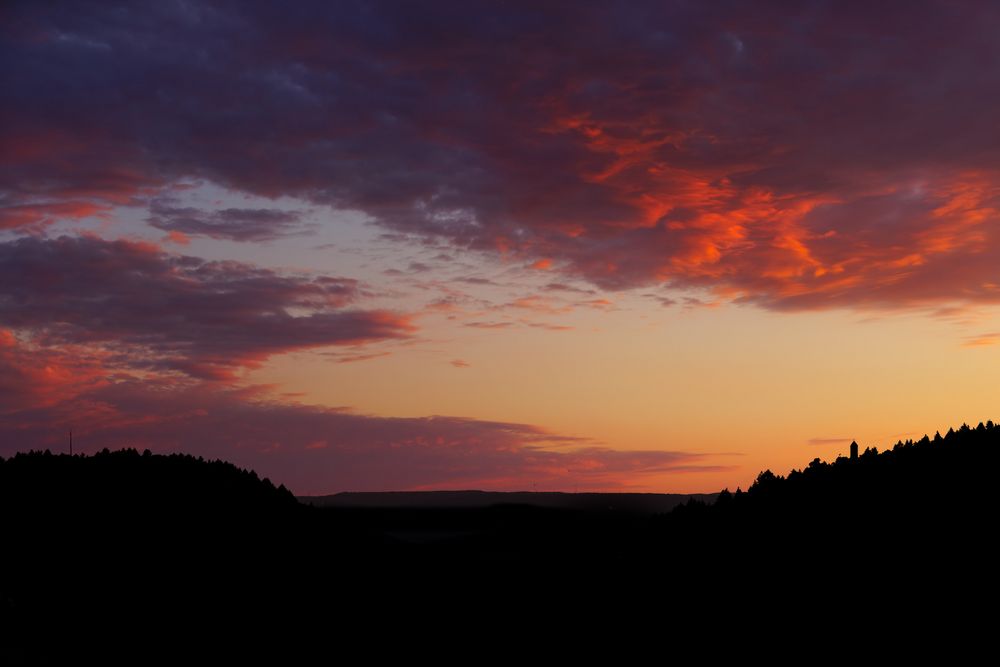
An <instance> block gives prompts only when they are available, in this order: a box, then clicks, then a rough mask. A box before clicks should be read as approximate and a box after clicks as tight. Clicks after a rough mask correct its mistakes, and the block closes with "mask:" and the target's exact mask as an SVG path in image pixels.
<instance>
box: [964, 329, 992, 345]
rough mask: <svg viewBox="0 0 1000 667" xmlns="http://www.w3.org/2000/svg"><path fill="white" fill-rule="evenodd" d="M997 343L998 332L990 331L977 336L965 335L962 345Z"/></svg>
mask: <svg viewBox="0 0 1000 667" xmlns="http://www.w3.org/2000/svg"><path fill="white" fill-rule="evenodd" d="M998 343H1000V332H992V333H984V334H980V335H978V336H967V337H966V339H965V342H964V343H962V347H988V346H990V345H996V344H998Z"/></svg>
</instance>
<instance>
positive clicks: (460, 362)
mask: <svg viewBox="0 0 1000 667" xmlns="http://www.w3.org/2000/svg"><path fill="white" fill-rule="evenodd" d="M448 363H449V364H451V365H452V366H454V367H455V368H469V367H470V366H472V364H470V363H469V362H468V361H465V360H464V359H452V360H451V361H449V362H448Z"/></svg>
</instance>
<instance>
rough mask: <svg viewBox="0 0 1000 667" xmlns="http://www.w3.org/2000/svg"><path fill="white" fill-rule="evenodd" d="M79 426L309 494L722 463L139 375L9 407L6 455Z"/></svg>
mask: <svg viewBox="0 0 1000 667" xmlns="http://www.w3.org/2000/svg"><path fill="white" fill-rule="evenodd" d="M2 350H3V348H0V365H2V364H3V359H4V357H3V353H2ZM2 386H3V385H2V384H0V391H2ZM70 428H72V429H73V433H74V444H75V445H76V446H77V447H78V448H79V450H80V451H85V452H93V451H96V450H99V449H101V448H103V447H109V448H117V447H124V446H131V447H136V448H139V449H142V448H146V447H148V448H150V449H152V450H154V451H160V452H166V451H185V452H189V453H193V454H196V455H201V456H205V457H209V458H222V459H225V460H229V461H233V462H235V463H237V464H238V465H241V466H247V467H251V468H253V469H254V470H256V471H257V472H258V473H260V474H262V475H266V476H268V477H270V478H271V479H273V480H275V482H276V483H277V482H281V483H284V484H285V485H286V486H288V487H289V488H291V489H292V490H293V491H294V492H296V493H299V494H313V493H333V492H336V491H344V490H355V491H376V490H419V489H469V488H476V489H495V490H524V489H526V488H528V487H529V486H530V485H532V484H536V485H537V486H538V487H539V488H569V487H570V486H577V485H578V486H579V488H580V489H607V488H609V487H610V488H614V487H635V486H638V487H640V488H642V486H643V484H648V483H655V479H656V478H657V477H658V476H662V475H665V474H671V473H677V474H683V473H686V472H691V471H692V470H696V471H705V470H716V469H720V467H719V466H714V465H711V464H710V463H708V462H706V461H705V458H706V457H705V456H704V455H699V454H691V453H685V452H677V451H617V450H612V449H609V448H605V447H601V446H597V445H595V444H593V443H591V442H589V441H587V440H583V439H578V438H572V437H566V436H561V435H558V434H554V433H550V432H548V431H545V430H544V429H541V428H538V427H536V426H532V425H528V424H517V423H508V422H496V421H483V420H476V419H468V418H461V417H443V416H434V417H421V418H391V417H378V416H372V415H361V414H356V413H352V412H348V411H345V410H342V409H331V408H322V407H318V406H311V405H303V404H299V403H291V402H287V401H281V400H276V399H275V397H274V396H273V395H271V394H270V393H269V392H268V391H267V390H266V389H264V388H253V387H251V388H243V389H219V388H218V387H217V386H212V385H207V384H204V383H191V382H188V383H186V384H185V383H181V384H177V383H175V382H162V381H148V380H147V381H145V382H140V381H138V380H136V379H134V378H121V379H118V380H116V381H113V382H105V383H103V384H101V385H99V386H96V387H93V388H89V389H86V390H85V391H82V392H80V393H79V394H77V395H75V396H73V397H71V398H67V399H65V400H62V401H57V402H53V401H51V400H46V401H44V402H40V403H37V404H27V403H25V404H22V405H21V406H20V407H19V408H18V409H15V410H13V411H4V412H0V454H2V455H4V456H9V455H11V454H12V453H14V452H15V451H26V450H28V449H43V448H50V449H53V450H54V451H61V450H62V448H63V447H64V446H65V441H66V432H67V431H68V430H69V429H70Z"/></svg>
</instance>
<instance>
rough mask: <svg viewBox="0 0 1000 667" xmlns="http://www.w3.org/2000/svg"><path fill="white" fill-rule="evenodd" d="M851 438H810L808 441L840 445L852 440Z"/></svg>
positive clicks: (810, 442) (816, 443)
mask: <svg viewBox="0 0 1000 667" xmlns="http://www.w3.org/2000/svg"><path fill="white" fill-rule="evenodd" d="M850 441H851V439H850V438H809V440H808V441H807V442H808V443H809V444H810V445H819V446H825V445H839V444H842V443H845V442H850Z"/></svg>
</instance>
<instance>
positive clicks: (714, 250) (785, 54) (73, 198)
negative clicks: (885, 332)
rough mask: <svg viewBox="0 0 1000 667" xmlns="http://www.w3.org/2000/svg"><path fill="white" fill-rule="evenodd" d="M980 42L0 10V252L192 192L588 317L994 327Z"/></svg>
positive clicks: (914, 30) (988, 139)
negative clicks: (702, 292) (711, 305)
mask: <svg viewBox="0 0 1000 667" xmlns="http://www.w3.org/2000/svg"><path fill="white" fill-rule="evenodd" d="M998 28H1000V7H997V6H993V5H988V4H983V3H964V2H955V3H949V5H948V7H947V8H942V7H940V6H938V5H931V4H918V5H915V6H913V7H909V8H908V11H907V13H906V20H905V21H904V22H900V21H899V16H898V12H896V11H895V10H893V9H891V8H888V7H876V6H873V5H870V4H869V5H864V6H860V5H857V6H855V5H851V4H845V3H834V4H829V3H802V4H799V5H797V6H795V7H791V8H790V7H786V6H783V5H781V6H779V5H773V6H764V7H761V6H758V5H754V6H750V5H748V4H746V3H738V2H732V3H729V2H723V3H721V4H713V5H712V6H711V7H707V6H703V5H701V4H699V3H662V2H652V1H650V2H641V1H640V2H632V3H628V6H627V7H619V6H611V5H602V4H592V5H585V6H577V5H573V6H572V7H570V6H552V5H537V4H530V3H500V2H496V3H487V5H486V6H484V5H482V4H478V3H477V4H476V5H475V6H471V5H469V4H468V3H458V2H443V3H435V4H434V5H433V6H422V7H420V9H419V10H418V9H416V8H414V7H412V6H410V5H407V4H406V3H395V2H378V1H376V2H371V3H364V4H352V3H333V4H331V3H319V2H316V3H314V4H312V5H311V6H310V5H308V3H307V5H306V6H303V7H302V9H301V11H296V12H287V11H283V10H280V9H278V8H276V7H274V6H272V5H269V4H268V3H253V2H247V3H239V4H236V5H234V4H231V3H223V2H204V3H201V4H199V9H198V11H196V12H194V11H189V8H187V7H186V6H183V5H178V4H174V3H156V4H155V5H152V6H148V7H142V8H141V9H140V8H138V7H135V8H127V7H126V8H122V7H117V6H107V7H91V6H87V7H83V6H79V5H76V4H72V3H70V4H61V5H60V4H51V3H20V4H16V5H14V6H12V7H10V8H7V9H6V10H5V21H4V27H3V30H2V33H0V62H3V63H5V64H9V65H7V66H5V67H3V68H2V69H0V76H2V80H0V85H2V87H3V90H4V94H5V102H6V103H5V105H4V109H3V111H2V113H0V152H2V154H3V155H4V156H5V160H4V162H3V165H0V183H3V184H4V185H3V193H2V196H3V199H2V202H3V206H2V208H3V211H0V226H3V227H7V228H21V227H24V226H26V225H27V226H30V225H33V224H45V222H46V221H49V220H52V219H55V218H57V217H65V218H74V217H80V216H83V215H92V214H94V213H95V212H99V211H101V210H106V209H107V207H109V206H112V205H116V204H120V203H125V202H130V201H135V200H136V199H137V198H141V197H143V196H147V195H148V193H151V192H155V191H157V190H159V189H162V188H164V187H166V186H168V185H169V184H170V183H174V182H176V181H177V180H178V179H185V178H197V179H203V180H206V181H210V182H214V183H217V184H219V185H221V186H223V187H227V188H231V189H234V190H237V191H242V192H247V193H252V194H255V195H259V196H265V197H277V196H282V195H287V196H292V197H298V198H300V199H302V200H305V201H307V202H309V203H310V204H311V205H316V206H320V205H330V206H333V207H338V208H344V209H352V210H358V211H362V212H364V213H365V214H367V215H368V216H370V217H371V219H372V220H374V221H375V222H376V223H378V224H380V225H381V226H382V227H383V228H386V229H387V230H388V233H389V234H394V235H397V236H398V237H399V238H422V239H435V240H439V241H445V242H447V243H448V244H450V245H451V246H453V247H454V248H458V249H471V250H476V251H485V252H491V253H496V254H498V255H501V256H504V257H506V258H516V259H517V260H519V261H521V262H523V264H522V265H530V264H531V263H534V262H542V263H544V262H550V264H549V265H548V266H549V271H550V272H552V273H554V274H555V273H561V274H563V275H564V276H565V277H576V278H580V279H583V280H586V281H588V282H590V283H591V284H593V285H596V286H599V287H601V288H604V289H608V290H617V289H628V288H632V287H636V286H640V285H649V284H654V283H658V284H662V285H667V286H672V287H677V288H700V289H706V290H709V291H712V292H714V293H715V296H717V297H719V298H724V299H728V300H736V301H739V302H743V303H752V304H756V305H759V306H762V307H767V308H774V309H783V310H802V309H821V308H835V307H868V308H897V307H908V306H915V305H929V304H942V303H948V302H958V301H960V302H981V303H997V302H1000V285H998V282H997V280H996V272H995V267H996V265H997V262H998V261H1000V136H998V135H997V133H996V132H995V131H994V127H993V124H994V123H993V118H994V116H995V115H996V114H995V113H992V111H993V110H994V109H996V108H998V107H1000V89H998V88H997V87H996V86H995V85H994V81H993V78H992V72H993V68H991V67H989V66H986V65H988V64H989V63H992V62H994V61H996V60H998V58H1000V42H998V41H997V40H996V39H995V35H996V33H997V30H998ZM192 45H196V48H192ZM984 63H985V64H986V65H984ZM87 207H90V208H87ZM87 211H89V213H87ZM182 217H183V216H182ZM192 222H193V223H198V224H196V225H195V226H198V227H199V228H201V229H202V230H203V231H204V230H206V228H209V229H210V228H215V229H216V230H217V229H218V228H220V227H221V228H228V227H227V225H226V224H222V223H221V222H220V221H218V220H215V219H214V218H212V217H209V218H208V219H205V218H204V217H203V216H196V217H194V218H193V219H192V221H189V223H188V224H189V226H190V224H192ZM169 224H178V225H179V224H181V223H179V222H176V221H175V222H174V223H169ZM241 224H242V223H241ZM250 226H251V227H253V225H250ZM271 227H272V228H273V225H272V226H271ZM179 231H183V230H179ZM217 233H218V232H217ZM539 266H541V264H539Z"/></svg>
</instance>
